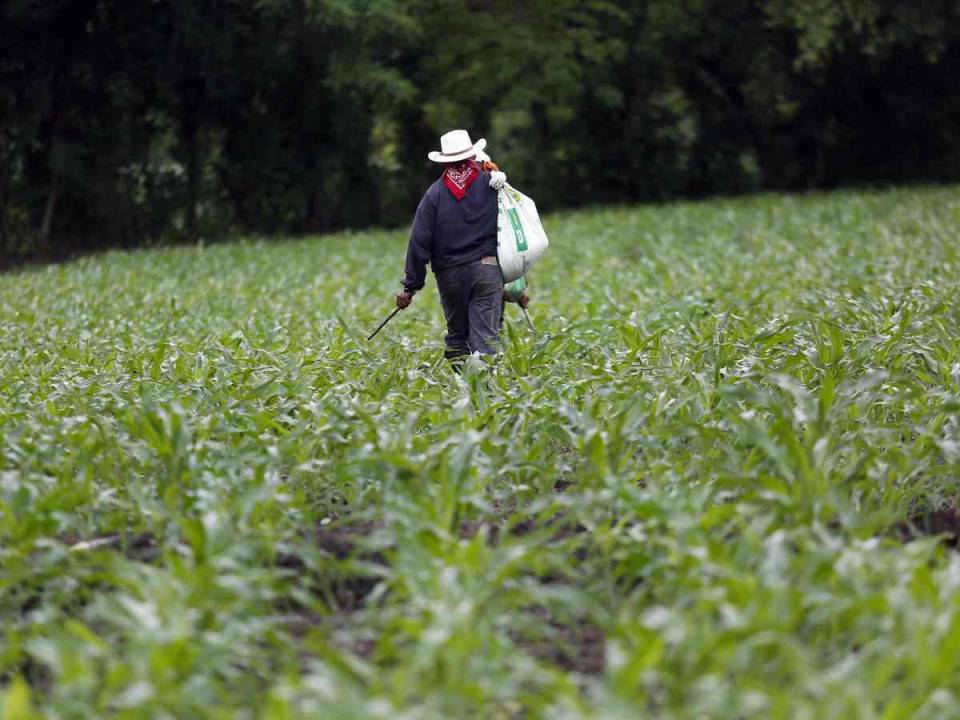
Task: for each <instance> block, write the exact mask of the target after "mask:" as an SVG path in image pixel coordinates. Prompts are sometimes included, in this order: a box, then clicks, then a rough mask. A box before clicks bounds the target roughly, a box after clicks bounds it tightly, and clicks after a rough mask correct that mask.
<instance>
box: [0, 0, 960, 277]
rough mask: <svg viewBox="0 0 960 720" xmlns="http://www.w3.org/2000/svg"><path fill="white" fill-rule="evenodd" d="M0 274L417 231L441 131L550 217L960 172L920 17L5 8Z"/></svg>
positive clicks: (814, 8)
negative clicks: (170, 246) (101, 259)
mask: <svg viewBox="0 0 960 720" xmlns="http://www.w3.org/2000/svg"><path fill="white" fill-rule="evenodd" d="M0 34H2V36H3V42H0V250H2V253H0V256H2V257H4V258H6V259H8V260H9V259H11V258H15V257H31V256H32V257H53V256H62V255H67V254H70V253H71V252H74V251H77V250H86V249H92V248H96V247H103V246H110V245H127V246H130V245H137V244H142V243H145V242H156V241H170V240H177V239H191V238H196V237H207V238H215V237H219V236H222V235H225V234H227V233H229V232H237V231H240V232H255V233H264V234H273V233H299V232H315V231H324V230H331V229H335V228H339V227H345V226H351V227H360V226H364V225H369V224H395V223H400V222H405V221H407V220H408V219H409V217H410V216H411V214H412V211H413V209H414V207H415V204H416V202H417V199H418V198H419V196H420V194H421V192H422V191H423V189H424V187H425V185H426V184H427V183H428V182H429V181H430V179H431V177H432V176H433V175H434V173H435V172H436V169H435V168H433V167H431V166H430V164H429V163H428V162H427V161H426V159H425V155H426V152H427V150H429V149H432V148H433V147H434V146H435V144H436V142H437V136H438V134H439V133H440V132H442V131H445V130H447V129H450V128H452V127H461V126H462V127H467V128H469V129H470V130H471V131H472V132H473V133H474V134H475V135H477V136H479V135H485V136H486V137H487V138H488V140H489V142H490V150H491V152H492V154H493V155H494V158H495V159H496V160H497V161H499V162H500V163H501V164H502V165H503V166H504V167H505V169H506V170H507V171H508V174H509V175H511V177H512V178H513V179H514V181H515V182H516V184H517V185H518V186H519V187H521V188H522V189H523V190H524V191H526V192H528V193H529V194H531V195H533V196H534V197H536V198H537V200H538V202H539V204H540V205H541V206H543V207H546V208H549V207H558V206H575V205H579V204H584V203H593V202H618V201H633V200H645V199H656V198H666V197H673V196H696V195H703V194H708V193H715V192H725V193H727V192H744V191H751V190H758V189H806V188H814V187H830V186H835V185H839V184H846V183H857V184H862V183H874V182H881V183H894V182H904V181H945V180H956V179H958V178H960V10H958V3H956V2H954V1H953V0H951V1H942V2H937V1H935V0H925V2H922V3H904V2H900V1H898V0H850V2H846V3H843V4H840V3H833V2H830V1H828V0H773V1H771V2H756V1H755V0H625V1H624V2H616V3H615V2H602V1H592V2H591V1H586V2H583V1H575V0H532V1H531V2H522V3H518V2H506V1H501V0H409V1H399V0H397V1H393V0H124V1H123V2H120V1H119V0H44V1H43V2H40V1H35V0H6V2H4V3H2V4H0Z"/></svg>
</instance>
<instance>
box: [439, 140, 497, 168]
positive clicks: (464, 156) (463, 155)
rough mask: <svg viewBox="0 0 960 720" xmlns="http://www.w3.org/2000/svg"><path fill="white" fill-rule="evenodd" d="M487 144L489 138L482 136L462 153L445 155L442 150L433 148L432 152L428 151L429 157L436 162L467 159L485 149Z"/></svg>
mask: <svg viewBox="0 0 960 720" xmlns="http://www.w3.org/2000/svg"><path fill="white" fill-rule="evenodd" d="M486 146H487V139H486V138H480V139H479V140H477V142H476V143H475V144H474V146H473V147H472V148H470V149H469V150H464V151H463V152H460V153H455V154H453V155H444V154H443V153H442V152H437V151H436V150H433V151H432V152H429V153H427V157H428V158H429V159H430V160H432V161H433V162H435V163H452V162H458V161H460V160H466V159H467V158H470V157H474V156H475V155H476V154H477V153H478V152H480V151H481V150H483V149H484V148H485V147H486Z"/></svg>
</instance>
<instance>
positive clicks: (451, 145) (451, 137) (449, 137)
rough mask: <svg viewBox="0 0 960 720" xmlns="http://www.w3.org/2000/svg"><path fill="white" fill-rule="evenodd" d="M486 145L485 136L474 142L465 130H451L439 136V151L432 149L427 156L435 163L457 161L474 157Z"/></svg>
mask: <svg viewBox="0 0 960 720" xmlns="http://www.w3.org/2000/svg"><path fill="white" fill-rule="evenodd" d="M486 146H487V141H486V138H480V139H479V140H477V142H476V144H474V143H473V142H471V140H470V133H468V132H467V131H466V130H451V131H450V132H448V133H447V134H445V135H443V136H442V137H441V138H440V152H437V151H436V150H434V151H432V152H430V153H429V154H428V155H427V157H428V158H430V159H431V160H433V161H434V162H435V163H449V162H457V161H458V160H466V159H467V158H469V157H474V156H475V155H476V154H477V153H478V152H480V151H481V150H483V149H484V148H485V147H486Z"/></svg>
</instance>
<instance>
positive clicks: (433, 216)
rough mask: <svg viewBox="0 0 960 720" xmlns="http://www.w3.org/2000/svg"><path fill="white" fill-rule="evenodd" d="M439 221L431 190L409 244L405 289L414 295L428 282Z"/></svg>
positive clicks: (416, 218)
mask: <svg viewBox="0 0 960 720" xmlns="http://www.w3.org/2000/svg"><path fill="white" fill-rule="evenodd" d="M436 221H437V206H436V203H435V201H434V198H433V197H432V193H431V192H430V190H428V191H427V192H426V194H425V195H424V196H423V199H422V200H421V201H420V205H419V206H418V207H417V213H416V215H414V218H413V228H412V229H411V230H410V242H409V243H408V244H407V263H406V271H405V273H404V277H403V289H404V291H405V292H407V293H413V292H416V291H417V290H419V289H421V288H422V287H423V285H424V283H425V282H426V277H427V263H429V262H430V258H431V255H432V250H433V231H434V228H435V227H436Z"/></svg>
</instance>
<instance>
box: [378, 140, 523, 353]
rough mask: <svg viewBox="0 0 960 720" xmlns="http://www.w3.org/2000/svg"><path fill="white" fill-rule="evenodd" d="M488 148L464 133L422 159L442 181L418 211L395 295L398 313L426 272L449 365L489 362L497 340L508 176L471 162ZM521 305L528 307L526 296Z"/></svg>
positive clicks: (411, 297)
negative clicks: (500, 216)
mask: <svg viewBox="0 0 960 720" xmlns="http://www.w3.org/2000/svg"><path fill="white" fill-rule="evenodd" d="M486 144H487V143H486V140H484V139H481V140H479V141H478V142H476V143H473V142H472V141H471V140H470V135H469V134H468V133H467V131H466V130H453V131H451V132H448V133H447V134H445V135H444V136H443V137H441V138H440V148H441V149H440V151H439V152H438V151H434V152H431V153H430V154H429V155H428V157H429V158H430V160H432V161H433V162H435V163H439V164H441V165H442V166H443V173H442V174H441V175H440V177H439V178H438V179H437V180H436V182H434V183H433V184H432V185H431V186H430V187H429V188H427V191H426V193H424V196H423V199H422V200H421V201H420V205H419V206H418V207H417V212H416V215H415V217H414V220H413V229H412V230H411V232H410V242H409V245H408V246H407V262H406V274H405V275H404V278H403V292H400V293H397V307H398V308H401V309H403V308H406V307H408V306H409V305H410V303H411V302H412V301H413V294H414V293H415V292H417V291H418V290H420V289H421V288H423V285H424V281H425V278H426V272H427V264H430V266H431V267H432V268H433V273H434V275H435V276H436V280H437V289H438V290H439V291H440V302H441V304H442V305H443V314H444V317H445V318H446V321H447V335H446V344H447V348H446V352H445V353H444V355H445V357H446V358H447V359H449V360H451V361H453V362H454V363H456V362H457V361H458V359H462V358H463V356H465V355H470V354H471V353H481V354H484V355H492V354H494V353H495V352H496V350H497V348H496V346H497V337H498V335H499V332H500V319H501V317H502V304H503V277H502V275H501V273H500V265H499V263H498V262H497V190H499V189H500V188H502V187H503V185H504V183H505V182H506V180H507V176H506V175H504V174H503V173H502V172H500V171H499V170H498V169H496V166H495V165H493V164H492V163H487V162H484V164H483V165H480V164H479V163H478V162H477V161H476V159H475V158H476V157H477V155H478V154H479V153H482V152H483V148H484V147H486ZM520 302H521V304H522V305H523V306H524V307H526V296H523V297H522V298H521V301H520Z"/></svg>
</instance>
